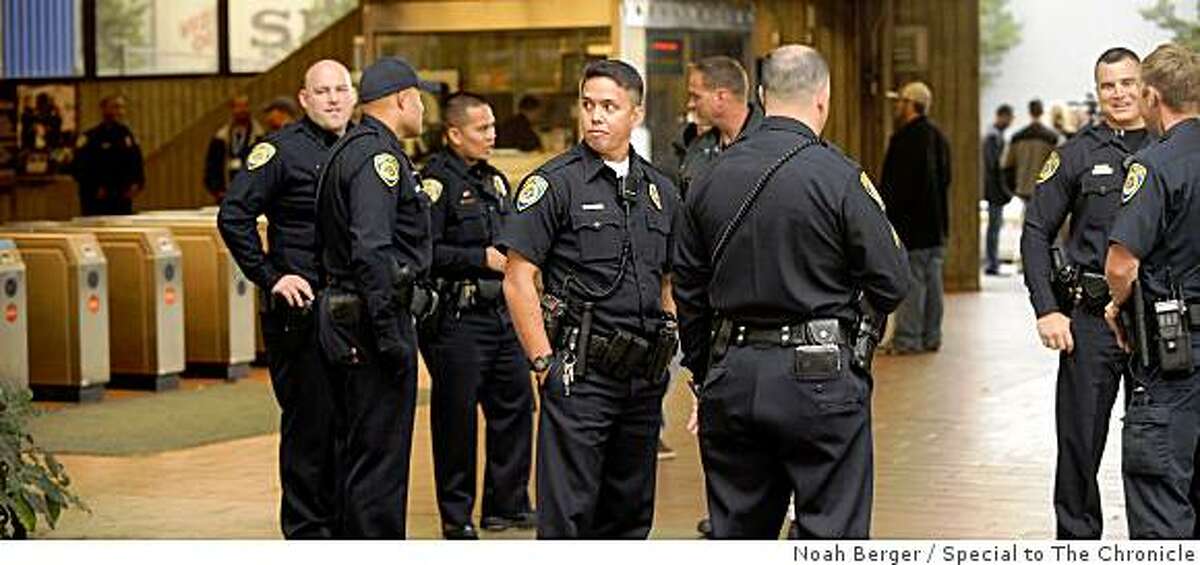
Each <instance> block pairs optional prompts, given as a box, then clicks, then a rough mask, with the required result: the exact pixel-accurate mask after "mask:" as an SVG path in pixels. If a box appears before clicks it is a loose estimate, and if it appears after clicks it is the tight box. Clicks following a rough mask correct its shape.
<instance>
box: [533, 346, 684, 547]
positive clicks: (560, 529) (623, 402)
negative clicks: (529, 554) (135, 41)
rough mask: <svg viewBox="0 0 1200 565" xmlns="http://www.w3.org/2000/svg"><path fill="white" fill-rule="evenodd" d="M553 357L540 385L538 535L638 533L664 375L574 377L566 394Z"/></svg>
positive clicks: (653, 460)
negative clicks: (568, 392)
mask: <svg viewBox="0 0 1200 565" xmlns="http://www.w3.org/2000/svg"><path fill="white" fill-rule="evenodd" d="M562 374H563V363H562V359H561V357H559V358H557V359H556V360H555V362H554V364H553V365H552V366H551V367H550V371H549V373H548V374H547V376H546V380H545V381H544V383H543V385H542V387H541V399H542V404H541V415H540V419H539V420H538V450H537V468H538V473H537V507H538V538H541V539H558V538H586V539H645V538H646V537H647V536H648V535H650V528H651V525H652V524H653V521H654V488H655V479H656V477H655V471H656V467H657V464H658V434H659V431H660V430H659V428H660V426H661V425H662V398H663V394H664V393H665V392H666V389H667V382H668V379H667V378H666V375H665V374H664V375H663V378H661V379H659V380H658V381H656V382H651V381H649V380H647V379H645V378H642V377H640V376H635V377H632V378H630V377H610V376H605V375H601V374H599V373H597V372H595V371H591V370H589V372H588V374H587V375H578V374H577V375H576V376H575V382H574V383H573V384H572V385H571V390H570V395H569V396H568V395H567V391H566V387H565V385H564V383H563V379H562Z"/></svg>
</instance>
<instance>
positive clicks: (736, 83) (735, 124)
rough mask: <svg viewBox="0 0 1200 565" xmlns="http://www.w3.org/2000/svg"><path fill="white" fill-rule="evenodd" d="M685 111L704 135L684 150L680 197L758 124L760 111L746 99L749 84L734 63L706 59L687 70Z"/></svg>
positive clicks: (735, 62) (681, 165) (712, 58)
mask: <svg viewBox="0 0 1200 565" xmlns="http://www.w3.org/2000/svg"><path fill="white" fill-rule="evenodd" d="M687 91H688V99H687V108H688V111H690V112H692V113H694V114H695V116H696V124H697V125H698V126H700V127H702V128H704V129H705V132H704V133H702V134H700V135H699V136H697V137H696V139H693V140H692V142H691V143H689V144H688V146H687V153H686V154H685V155H684V157H683V162H682V163H681V164H680V166H679V178H680V181H679V189H680V194H682V195H683V196H684V197H686V196H687V189H688V186H689V185H691V183H692V182H693V181H694V180H695V179H697V178H699V177H700V175H702V174H703V173H705V172H706V171H707V170H708V169H709V168H710V167H712V164H713V162H715V161H716V160H717V157H719V156H720V155H721V152H722V151H724V150H725V148H727V147H729V145H730V144H731V143H733V142H734V141H735V140H737V139H738V138H740V137H741V136H742V135H744V134H746V133H747V132H751V131H754V130H756V129H758V125H759V124H760V123H762V118H763V115H762V108H761V107H759V105H758V104H757V103H755V102H754V101H752V100H751V99H750V80H749V79H748V78H747V77H746V69H744V68H742V64H741V63H739V62H737V60H735V59H732V58H729V57H725V56H715V57H706V58H704V59H701V60H699V61H697V62H695V63H693V64H692V65H691V66H690V67H688V75H687Z"/></svg>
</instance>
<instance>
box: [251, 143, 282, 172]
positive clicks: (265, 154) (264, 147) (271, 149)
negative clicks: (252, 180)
mask: <svg viewBox="0 0 1200 565" xmlns="http://www.w3.org/2000/svg"><path fill="white" fill-rule="evenodd" d="M274 156H275V146H274V145H271V144H270V143H267V142H265V141H264V142H262V143H259V144H258V145H255V146H254V149H253V150H252V151H250V156H249V157H246V170H247V171H253V170H254V169H257V168H259V167H261V166H263V165H266V164H267V162H268V161H270V160H271V158H272V157H274Z"/></svg>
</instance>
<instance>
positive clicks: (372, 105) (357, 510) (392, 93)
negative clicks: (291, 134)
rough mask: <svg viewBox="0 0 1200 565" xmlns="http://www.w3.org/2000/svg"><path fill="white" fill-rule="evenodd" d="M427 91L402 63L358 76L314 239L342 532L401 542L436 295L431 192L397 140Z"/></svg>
mask: <svg viewBox="0 0 1200 565" xmlns="http://www.w3.org/2000/svg"><path fill="white" fill-rule="evenodd" d="M418 89H424V90H433V89H434V87H433V85H431V84H430V83H427V82H425V81H422V80H420V78H418V77H417V73H416V71H415V70H413V68H412V66H411V65H409V64H408V63H407V62H406V61H405V60H403V59H400V58H397V57H388V58H384V59H380V60H379V61H377V62H375V63H374V64H373V65H371V66H370V67H368V68H367V69H366V70H365V71H364V72H363V77H362V83H361V85H360V92H361V99H362V103H363V106H362V111H363V117H362V121H361V122H359V123H358V124H357V125H356V126H354V128H352V129H351V130H350V131H348V132H347V133H346V135H345V136H344V137H343V138H342V139H341V140H340V141H339V142H338V143H337V145H335V146H334V147H333V149H331V150H330V157H329V162H328V163H327V165H326V167H325V171H324V173H323V174H322V176H321V180H320V181H318V183H317V237H318V241H319V242H320V243H319V249H320V254H319V258H320V270H321V275H322V277H323V279H324V282H325V283H326V288H327V290H326V292H324V293H323V294H322V295H321V296H320V300H319V303H318V313H317V318H318V324H319V325H318V340H319V343H320V346H321V350H322V354H323V360H324V363H325V365H326V375H328V377H329V379H330V382H331V385H332V386H331V388H332V389H333V394H334V397H335V414H336V422H337V423H336V426H337V428H338V432H337V433H338V436H339V439H340V442H339V447H340V453H339V455H340V457H339V461H338V473H337V474H338V484H339V487H340V488H339V489H338V495H339V497H338V498H339V500H338V503H339V507H340V509H341V514H342V517H341V522H342V527H341V531H342V532H344V534H345V535H346V536H348V537H351V538H377V539H403V538H404V537H405V522H406V511H407V502H408V469H409V456H410V453H411V451H412V427H413V415H414V411H415V407H416V401H417V334H416V329H415V323H414V317H421V316H424V315H427V314H428V312H425V311H424V310H425V309H426V308H425V306H424V305H425V304H428V303H430V302H432V301H431V300H429V297H428V295H427V294H426V293H425V292H423V290H422V289H421V287H420V286H419V285H418V284H417V281H420V280H421V279H423V278H424V276H425V274H426V273H427V272H428V270H429V265H430V261H431V256H432V251H431V247H430V238H429V199H428V197H427V196H425V195H424V194H423V193H422V192H421V190H420V185H421V183H420V182H419V181H418V179H417V177H416V173H415V172H414V171H415V168H414V167H413V164H412V162H411V161H410V160H409V158H408V155H406V154H405V153H404V150H403V149H402V148H401V146H400V139H401V138H404V137H410V136H414V135H419V134H420V133H421V126H422V118H423V116H424V113H425V107H424V105H423V104H422V102H421V95H420V93H419V92H418Z"/></svg>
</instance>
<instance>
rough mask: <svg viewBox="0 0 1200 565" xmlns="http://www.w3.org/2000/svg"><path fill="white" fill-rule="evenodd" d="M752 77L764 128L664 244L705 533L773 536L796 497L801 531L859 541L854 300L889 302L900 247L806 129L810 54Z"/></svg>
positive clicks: (863, 493) (811, 127) (698, 189)
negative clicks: (668, 249)
mask: <svg viewBox="0 0 1200 565" xmlns="http://www.w3.org/2000/svg"><path fill="white" fill-rule="evenodd" d="M762 89H763V90H762V93H761V94H762V97H761V98H762V100H763V104H764V107H765V110H766V118H765V119H764V120H763V124H762V127H760V128H759V129H758V130H756V131H755V132H753V133H750V134H749V135H747V136H745V137H743V138H742V139H741V140H739V141H737V142H735V143H734V144H733V145H732V146H730V147H729V149H727V150H726V151H725V153H724V155H723V156H722V157H721V159H720V160H719V161H718V162H717V163H716V164H715V165H714V166H713V169H712V171H711V172H710V173H709V174H708V175H706V176H704V177H702V178H701V179H700V180H699V181H698V182H697V183H696V184H695V185H693V187H692V192H691V193H690V194H689V195H688V201H687V206H686V209H685V210H684V213H683V214H682V217H681V219H680V223H679V226H680V228H679V234H678V237H679V245H678V247H677V249H676V253H677V255H676V259H675V272H674V283H675V285H676V286H675V300H676V303H677V304H678V305H679V312H680V323H681V329H680V337H681V339H682V341H683V353H684V358H683V364H684V366H685V367H688V368H689V369H691V371H692V374H693V378H694V379H695V381H696V383H698V388H699V397H700V413H699V417H700V450H701V457H702V460H703V462H704V472H705V479H706V482H707V487H708V512H709V516H710V517H711V520H712V534H713V537H716V538H762V539H775V538H777V537H778V536H779V530H780V526H781V525H782V523H783V519H784V516H785V515H786V513H787V506H788V498H789V495H791V494H792V493H795V507H796V516H795V527H796V528H797V530H798V534H799V536H800V537H805V538H843V537H845V538H865V537H867V535H868V534H869V532H870V524H871V520H870V517H871V498H872V439H871V396H870V394H871V374H870V372H869V361H870V356H871V353H872V351H871V350H872V348H873V346H874V343H876V342H877V336H878V333H879V328H878V324H877V323H865V322H866V320H861V318H862V312H861V311H862V310H864V309H868V308H873V309H874V310H875V311H876V315H877V316H882V315H883V314H885V313H887V312H890V311H892V310H893V309H895V307H896V305H897V304H899V303H900V301H901V299H903V298H904V294H905V293H906V292H907V289H908V284H909V282H908V263H907V258H906V255H905V252H904V250H903V248H902V246H901V244H900V240H899V238H898V237H897V236H896V233H895V231H893V230H892V229H891V225H890V224H889V223H888V220H887V216H886V215H885V214H884V210H883V204H882V201H881V200H880V197H879V193H878V192H877V191H876V190H875V187H874V186H873V185H872V184H871V181H870V180H869V179H868V178H867V175H866V173H864V172H863V170H862V168H861V167H859V166H858V165H857V164H855V163H854V162H852V161H850V160H849V159H848V158H846V157H845V156H843V155H842V154H841V153H840V152H839V151H838V150H837V149H836V148H834V147H832V146H831V145H830V144H828V143H827V142H826V141H824V140H822V139H821V138H820V137H819V136H820V132H821V129H822V127H823V126H824V125H825V123H826V120H827V118H828V116H829V102H830V98H829V69H828V67H827V66H826V64H825V61H824V59H823V58H822V57H821V55H820V54H819V53H817V52H816V51H815V50H813V49H811V48H809V47H804V46H800V45H785V46H783V47H780V48H778V49H776V50H774V51H772V52H771V53H770V54H769V55H768V56H767V57H766V59H765V60H764V63H763V72H762ZM860 294H861V295H865V304H866V306H863V305H861V304H860V303H863V302H864V301H862V300H859V299H858V296H859V295H860ZM859 325H862V326H863V327H864V328H863V329H861V330H860V329H859ZM710 336H715V337H714V338H713V339H712V340H711V341H710ZM867 339H869V340H870V341H871V343H868V344H867V345H866V346H863V345H862V344H863V343H866V340H867ZM852 351H854V352H856V353H854V354H852ZM539 468H540V467H539Z"/></svg>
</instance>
